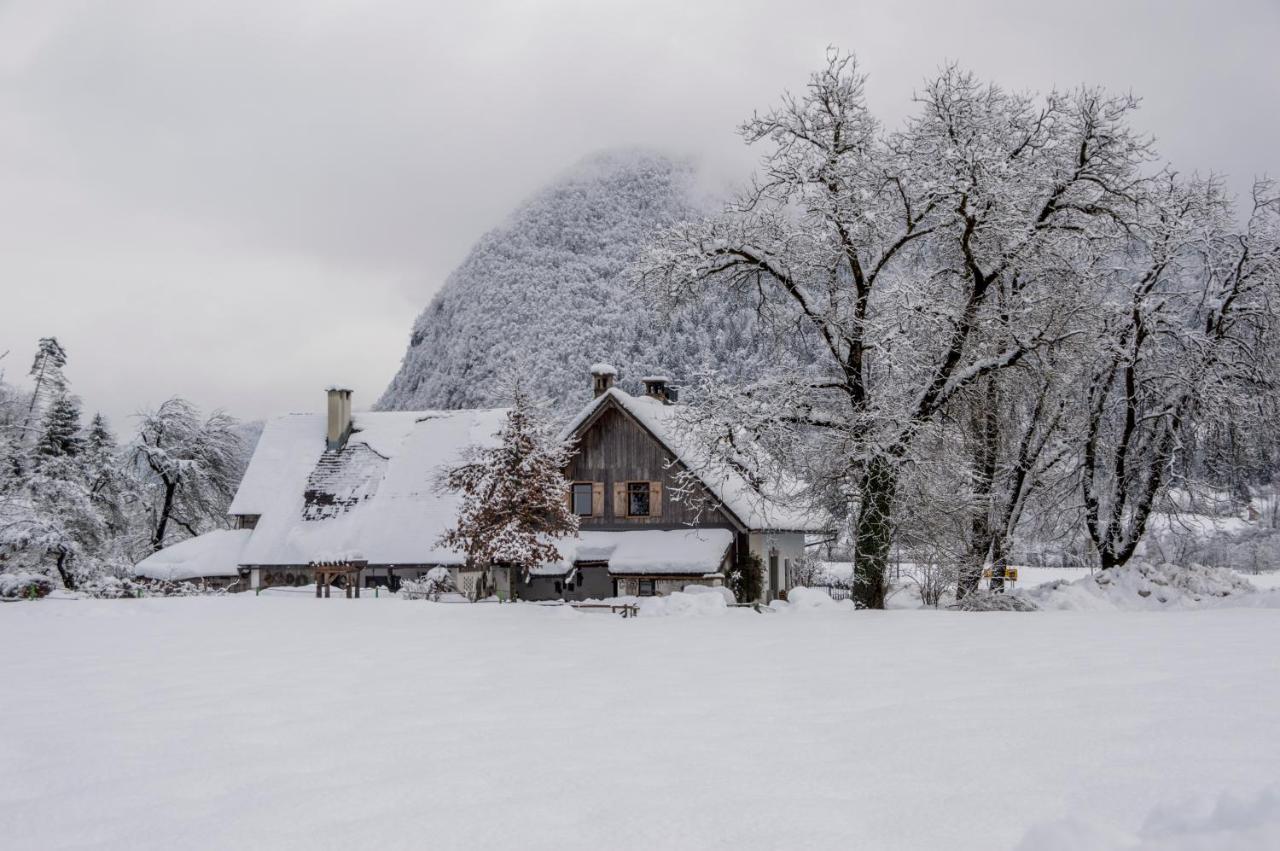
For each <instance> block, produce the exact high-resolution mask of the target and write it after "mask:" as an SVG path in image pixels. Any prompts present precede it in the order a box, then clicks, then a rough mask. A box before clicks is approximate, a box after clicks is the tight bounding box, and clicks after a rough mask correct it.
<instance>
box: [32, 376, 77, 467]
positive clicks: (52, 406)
mask: <svg viewBox="0 0 1280 851" xmlns="http://www.w3.org/2000/svg"><path fill="white" fill-rule="evenodd" d="M82 446H83V441H82V439H81V437H80V401H79V400H78V399H76V397H75V396H72V395H70V394H69V393H60V394H59V395H58V396H56V397H55V398H54V399H53V400H52V401H51V402H50V403H49V408H48V410H47V411H45V415H44V422H43V423H42V425H41V428H40V434H39V437H37V438H36V444H35V447H34V461H35V464H37V465H40V464H42V463H44V462H45V461H47V460H48V459H50V458H74V457H75V456H76V455H79V454H80V450H81V447H82Z"/></svg>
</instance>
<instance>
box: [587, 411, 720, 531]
mask: <svg viewBox="0 0 1280 851" xmlns="http://www.w3.org/2000/svg"><path fill="white" fill-rule="evenodd" d="M670 461H671V456H670V455H668V454H667V452H666V451H665V450H664V449H663V448H662V445H661V444H659V443H658V442H657V441H656V440H654V439H653V438H652V437H651V436H650V435H649V433H648V432H646V431H645V430H644V429H642V428H641V427H640V426H638V425H636V423H635V421H634V420H632V419H631V418H630V417H628V416H627V415H626V414H623V413H622V412H621V411H619V410H618V409H617V408H615V407H612V406H609V407H607V408H606V409H605V410H604V411H603V412H602V413H601V414H600V415H599V416H598V417H597V418H596V419H595V421H594V422H593V423H591V425H590V426H589V427H588V428H587V430H586V431H585V432H584V433H583V434H582V435H581V436H580V437H579V439H578V451H577V453H576V454H575V455H574V457H573V460H572V461H570V462H569V466H568V468H567V469H566V471H565V474H566V476H567V477H568V478H569V480H570V481H575V482H599V483H601V484H602V485H603V488H602V489H603V492H604V495H605V500H604V503H605V504H604V511H603V514H601V515H597V516H592V517H583V518H582V528H584V529H592V528H596V529H599V528H603V527H608V528H614V529H617V528H634V527H636V526H644V525H650V526H662V527H670V528H677V527H687V526H689V525H690V524H694V523H696V524H697V525H699V526H709V527H721V528H733V523H732V522H731V521H730V520H729V518H728V517H727V516H726V515H725V514H724V513H723V512H721V511H720V510H718V509H710V508H706V509H704V510H703V511H702V512H701V514H699V512H698V510H697V508H696V507H694V506H690V505H688V504H687V503H685V502H681V501H677V500H674V499H672V498H671V494H672V490H671V489H672V488H674V487H676V486H677V484H678V483H677V481H676V478H675V476H674V475H673V474H674V473H675V470H671V469H667V464H668V463H670ZM626 482H656V483H658V484H659V485H660V487H655V488H651V489H650V493H649V502H650V511H652V512H653V513H652V514H651V515H650V516H649V517H627V516H626V502H625V500H626ZM619 496H621V497H622V501H621V502H620V501H619Z"/></svg>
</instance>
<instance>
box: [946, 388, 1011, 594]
mask: <svg viewBox="0 0 1280 851" xmlns="http://www.w3.org/2000/svg"><path fill="white" fill-rule="evenodd" d="M984 385H985V386H984V387H983V388H982V392H981V395H980V396H979V398H978V399H976V400H974V402H973V403H971V404H970V406H969V425H970V431H971V435H972V437H971V441H972V453H971V456H972V463H973V470H972V475H973V490H972V499H973V502H972V504H971V507H970V511H971V512H972V514H971V516H970V520H969V548H968V553H967V557H966V559H965V562H964V564H962V565H961V567H960V577H959V580H958V581H957V583H956V598H957V599H963V598H964V596H965V595H966V594H971V593H973V592H974V591H977V590H978V583H979V582H980V581H981V580H982V568H983V565H985V564H986V562H987V554H988V553H989V552H990V551H991V548H992V540H993V538H994V537H995V534H996V532H995V529H994V527H993V526H992V522H991V518H992V514H993V513H994V512H993V509H994V508H995V506H994V505H993V504H992V497H993V492H994V484H995V478H996V462H997V460H998V457H999V456H998V452H999V443H1000V419H999V404H1000V400H999V394H998V393H997V392H996V382H995V379H993V378H988V379H987V380H986V381H985V382H984ZM1002 586H1003V582H1002V581H1001V580H999V579H997V578H996V573H995V571H992V574H991V588H992V590H995V589H996V588H997V587H1002Z"/></svg>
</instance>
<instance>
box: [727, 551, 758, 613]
mask: <svg viewBox="0 0 1280 851" xmlns="http://www.w3.org/2000/svg"><path fill="white" fill-rule="evenodd" d="M728 579H729V590H730V591H732V592H733V596H734V597H736V598H737V599H738V600H741V601H742V602H744V603H751V602H754V601H756V600H759V599H760V595H761V594H763V593H764V562H762V561H761V560H760V556H758V555H756V554H755V553H753V552H751V551H749V550H748V551H747V552H745V553H743V554H742V555H741V556H739V558H738V563H737V564H736V565H734V566H733V569H732V570H730V571H729V577H728Z"/></svg>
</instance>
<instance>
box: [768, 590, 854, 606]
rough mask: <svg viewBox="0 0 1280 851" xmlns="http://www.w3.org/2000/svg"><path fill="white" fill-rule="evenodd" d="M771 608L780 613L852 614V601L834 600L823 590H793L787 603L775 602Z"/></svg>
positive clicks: (788, 594)
mask: <svg viewBox="0 0 1280 851" xmlns="http://www.w3.org/2000/svg"><path fill="white" fill-rule="evenodd" d="M769 607H770V608H772V609H776V610H777V611H780V612H851V611H853V609H854V605H853V601H852V600H833V599H831V595H830V594H828V593H827V592H826V591H824V590H823V589H821V588H792V589H791V590H790V591H788V592H787V599H786V601H785V602H784V601H782V600H774V601H773V602H772V603H770V604H769Z"/></svg>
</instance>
